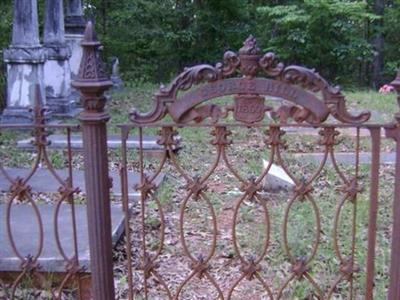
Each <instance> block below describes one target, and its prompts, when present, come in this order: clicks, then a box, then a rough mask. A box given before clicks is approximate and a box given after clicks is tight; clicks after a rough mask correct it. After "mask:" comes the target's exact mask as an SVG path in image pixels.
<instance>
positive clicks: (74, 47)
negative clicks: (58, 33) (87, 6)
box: [65, 0, 86, 79]
mask: <svg viewBox="0 0 400 300" xmlns="http://www.w3.org/2000/svg"><path fill="white" fill-rule="evenodd" d="M85 27H86V21H85V19H84V17H83V7H82V0H66V14H65V33H66V34H65V38H66V40H67V43H68V45H69V47H70V49H71V58H70V60H69V62H70V67H71V77H72V79H76V76H77V75H78V73H79V65H80V63H81V59H82V47H81V42H82V40H83V33H84V31H85Z"/></svg>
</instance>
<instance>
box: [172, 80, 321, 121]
mask: <svg viewBox="0 0 400 300" xmlns="http://www.w3.org/2000/svg"><path fill="white" fill-rule="evenodd" d="M235 94H257V95H265V96H274V97H281V98H283V99H286V100H288V101H290V102H293V103H294V104H296V105H299V106H302V107H304V108H306V109H307V110H309V111H310V112H311V113H312V114H313V115H314V116H315V118H316V119H317V120H320V121H323V120H325V119H326V117H327V116H328V115H329V109H328V107H327V105H326V104H325V103H324V102H323V101H321V100H320V99H318V98H317V97H316V96H315V95H314V94H312V93H310V92H308V91H306V90H303V89H301V88H300V87H297V86H293V85H289V84H287V83H283V82H279V81H277V80H272V79H265V78H254V79H250V80H249V79H246V78H231V79H225V80H219V81H214V82H211V83H207V84H205V85H202V86H200V87H199V88H197V89H195V90H192V91H189V92H187V93H186V94H184V95H182V96H181V97H179V98H178V99H176V100H175V101H174V102H173V103H172V104H171V105H170V106H169V107H168V111H169V113H170V115H171V116H172V118H173V119H174V121H175V122H179V121H180V119H181V117H182V116H183V115H184V114H186V113H187V112H188V111H189V110H191V109H192V108H194V107H196V106H197V105H199V104H201V103H203V102H205V101H207V100H210V99H213V98H217V97H222V96H227V95H235Z"/></svg>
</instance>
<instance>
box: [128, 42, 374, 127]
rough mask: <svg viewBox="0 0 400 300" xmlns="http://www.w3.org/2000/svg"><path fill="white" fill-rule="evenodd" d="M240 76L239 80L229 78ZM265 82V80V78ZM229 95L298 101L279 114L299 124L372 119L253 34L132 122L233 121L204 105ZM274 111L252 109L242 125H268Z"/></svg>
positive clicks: (186, 75)
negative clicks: (266, 121) (267, 116)
mask: <svg viewBox="0 0 400 300" xmlns="http://www.w3.org/2000/svg"><path fill="white" fill-rule="evenodd" d="M235 74H237V76H236V78H235V80H233V79H232V78H229V77H232V76H234V75H235ZM262 78H265V79H264V80H260V79H262ZM200 84H203V85H202V86H200V87H199V88H198V89H197V90H194V91H190V92H188V93H185V94H184V95H182V96H181V95H179V91H188V90H190V89H191V88H192V87H193V86H196V85H200ZM228 95H235V97H236V98H237V97H239V96H240V97H247V98H248V99H256V98H257V97H264V96H274V97H279V98H282V99H284V100H287V101H289V102H292V105H287V104H283V105H282V106H281V107H280V108H278V109H277V110H276V111H275V112H274V113H273V115H274V116H277V117H278V118H279V120H280V121H281V122H285V123H287V122H288V121H289V120H294V121H295V122H296V123H304V122H306V123H309V124H320V123H323V122H324V121H326V120H327V118H328V117H329V116H332V117H334V118H335V119H336V120H338V121H340V122H343V123H349V124H360V123H364V122H366V121H368V120H369V118H370V116H371V114H370V113H369V112H361V113H360V114H358V115H352V114H351V113H350V112H348V110H347V108H346V99H345V97H344V96H343V94H342V93H341V91H340V88H338V87H333V86H331V85H329V83H328V82H327V81H326V80H325V79H324V78H323V77H322V76H321V75H319V74H318V73H317V72H316V71H315V70H314V69H308V68H305V67H301V66H296V65H290V66H286V67H285V65H284V64H283V63H282V62H279V60H278V59H277V57H276V56H275V54H274V53H272V52H267V53H265V54H264V55H262V53H261V50H260V48H259V47H258V45H257V40H256V39H255V38H254V37H253V36H249V37H248V38H247V39H246V40H245V42H244V43H243V47H242V48H240V50H239V51H238V53H235V52H233V51H227V52H225V54H224V56H223V63H217V64H216V65H215V66H212V65H207V64H202V65H197V66H193V67H191V68H186V69H185V70H184V71H183V72H182V73H181V74H179V75H178V76H177V77H176V78H175V79H174V80H173V81H172V82H171V83H170V84H169V85H168V86H167V87H164V86H162V87H161V88H160V89H159V91H158V92H157V93H156V94H155V95H154V106H153V109H152V111H150V112H148V113H146V114H141V113H139V112H138V111H136V110H133V111H132V112H131V114H130V120H131V121H132V122H134V123H138V124H148V123H154V122H157V121H159V120H161V119H163V118H164V117H165V116H166V115H167V114H169V115H170V116H171V117H172V119H173V120H174V121H175V122H176V123H177V124H180V123H181V124H184V123H189V122H197V123H200V122H203V121H204V120H206V119H208V118H211V120H212V121H213V122H214V123H217V122H218V121H219V120H220V119H223V118H226V117H227V115H228V114H227V111H229V110H230V109H227V110H225V109H223V108H222V107H221V106H220V105H216V104H206V105H201V103H203V102H205V101H208V100H211V99H214V98H218V97H221V96H228ZM228 108H231V106H228ZM266 108H268V106H266ZM235 109H237V107H236V108H234V109H233V113H234V116H237V115H238V114H237V111H236V110H235ZM268 110H269V109H265V110H264V111H261V110H260V109H258V110H254V109H246V110H245V111H244V112H242V113H241V117H240V118H239V119H236V121H238V122H244V123H246V122H247V120H252V121H253V122H262V121H263V120H264V119H265V111H268ZM245 114H247V116H244V115H245ZM260 114H261V117H260V116H259V115H260Z"/></svg>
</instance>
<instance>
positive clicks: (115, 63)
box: [110, 57, 124, 91]
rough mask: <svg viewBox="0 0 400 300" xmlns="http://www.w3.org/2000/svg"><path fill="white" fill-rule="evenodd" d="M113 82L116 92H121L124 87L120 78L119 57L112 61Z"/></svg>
mask: <svg viewBox="0 0 400 300" xmlns="http://www.w3.org/2000/svg"><path fill="white" fill-rule="evenodd" d="M110 79H111V81H112V83H113V89H114V90H117V91H118V90H121V89H122V88H123V87H124V83H123V82H122V79H121V77H120V76H119V59H118V57H113V59H112V72H111V78H110Z"/></svg>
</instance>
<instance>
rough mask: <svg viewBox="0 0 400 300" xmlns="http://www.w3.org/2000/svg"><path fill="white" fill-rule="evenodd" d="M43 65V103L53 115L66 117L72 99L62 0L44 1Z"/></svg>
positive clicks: (70, 108)
mask: <svg viewBox="0 0 400 300" xmlns="http://www.w3.org/2000/svg"><path fill="white" fill-rule="evenodd" d="M43 40H44V47H45V49H46V52H47V61H46V62H45V64H44V75H45V86H46V99H47V100H46V102H47V106H48V107H49V109H50V111H52V113H53V115H55V116H69V115H71V114H72V112H73V109H74V101H71V69H70V65H69V58H70V57H71V50H70V49H69V47H68V45H67V43H66V41H65V31H64V6H63V0H46V2H45V21H44V38H43Z"/></svg>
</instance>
